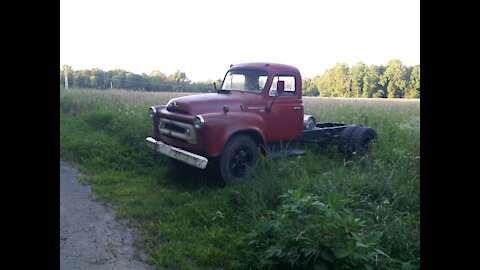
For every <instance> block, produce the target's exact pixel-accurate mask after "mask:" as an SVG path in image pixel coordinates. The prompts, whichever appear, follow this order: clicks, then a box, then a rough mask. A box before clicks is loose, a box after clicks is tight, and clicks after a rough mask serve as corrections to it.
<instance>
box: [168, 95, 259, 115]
mask: <svg viewBox="0 0 480 270" xmlns="http://www.w3.org/2000/svg"><path fill="white" fill-rule="evenodd" d="M257 96H258V95H257V94H253V93H248V92H243V93H242V92H239V91H232V92H231V93H228V94H218V93H213V94H200V95H192V96H185V97H178V98H174V99H171V100H170V101H169V102H168V103H167V110H169V111H173V112H181V113H188V114H192V115H199V114H204V113H211V112H222V111H223V106H225V105H226V106H228V109H229V111H231V112H235V111H241V107H240V106H241V105H242V104H245V103H251V102H252V99H255V97H257ZM257 98H258V97H257Z"/></svg>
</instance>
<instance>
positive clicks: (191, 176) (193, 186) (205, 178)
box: [166, 159, 224, 191]
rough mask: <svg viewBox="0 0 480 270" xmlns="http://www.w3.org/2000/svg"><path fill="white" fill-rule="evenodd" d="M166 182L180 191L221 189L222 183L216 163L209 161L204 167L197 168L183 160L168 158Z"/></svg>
mask: <svg viewBox="0 0 480 270" xmlns="http://www.w3.org/2000/svg"><path fill="white" fill-rule="evenodd" d="M167 164H168V166H169V169H168V170H167V174H166V183H167V184H168V185H169V186H171V187H174V188H175V189H178V190H181V191H192V190H198V189H201V188H206V189H221V188H223V187H224V184H223V182H222V180H221V178H220V175H219V173H218V170H217V168H216V164H214V162H209V163H208V165H207V167H206V168H205V169H203V170H202V169H198V168H195V167H192V166H190V165H188V164H185V163H183V162H180V161H177V160H174V159H170V160H169V162H167Z"/></svg>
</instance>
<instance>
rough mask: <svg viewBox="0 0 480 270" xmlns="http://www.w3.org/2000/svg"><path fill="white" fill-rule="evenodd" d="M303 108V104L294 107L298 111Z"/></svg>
mask: <svg viewBox="0 0 480 270" xmlns="http://www.w3.org/2000/svg"><path fill="white" fill-rule="evenodd" d="M301 108H302V107H301V106H296V107H293V109H294V110H295V111H298V110H300V109H301Z"/></svg>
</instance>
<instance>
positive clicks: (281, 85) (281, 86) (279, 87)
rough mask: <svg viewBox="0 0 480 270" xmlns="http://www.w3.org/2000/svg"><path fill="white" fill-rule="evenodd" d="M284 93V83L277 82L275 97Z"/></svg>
mask: <svg viewBox="0 0 480 270" xmlns="http://www.w3.org/2000/svg"><path fill="white" fill-rule="evenodd" d="M284 91H285V81H278V82H277V96H281V95H283V92H284Z"/></svg>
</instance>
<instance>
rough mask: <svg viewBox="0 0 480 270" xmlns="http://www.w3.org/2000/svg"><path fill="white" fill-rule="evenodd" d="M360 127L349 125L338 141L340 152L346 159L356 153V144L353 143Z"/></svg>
mask: <svg viewBox="0 0 480 270" xmlns="http://www.w3.org/2000/svg"><path fill="white" fill-rule="evenodd" d="M359 128H360V126H357V125H348V126H347V127H346V128H345V129H344V130H343V132H342V134H340V138H339V140H338V150H339V151H340V152H341V153H342V154H344V155H345V157H350V156H351V155H352V153H353V152H354V151H355V144H354V143H352V141H353V134H354V133H355V131H356V130H358V129H359Z"/></svg>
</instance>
